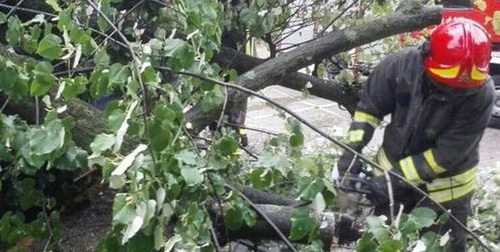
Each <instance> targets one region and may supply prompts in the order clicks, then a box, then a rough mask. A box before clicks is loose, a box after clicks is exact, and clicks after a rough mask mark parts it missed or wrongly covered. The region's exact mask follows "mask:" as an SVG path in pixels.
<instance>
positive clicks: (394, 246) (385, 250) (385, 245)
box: [377, 240, 403, 252]
mask: <svg viewBox="0 0 500 252" xmlns="http://www.w3.org/2000/svg"><path fill="white" fill-rule="evenodd" d="M377 251H380V252H394V251H403V244H401V241H396V240H385V241H383V242H381V243H380V245H379V246H378V250H377Z"/></svg>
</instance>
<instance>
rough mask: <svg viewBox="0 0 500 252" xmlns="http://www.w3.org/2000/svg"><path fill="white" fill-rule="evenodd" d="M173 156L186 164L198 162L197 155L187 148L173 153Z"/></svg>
mask: <svg viewBox="0 0 500 252" xmlns="http://www.w3.org/2000/svg"><path fill="white" fill-rule="evenodd" d="M175 158H176V159H177V160H179V161H181V162H183V163H184V164H187V165H196V164H198V162H199V160H198V155H197V154H196V153H194V152H193V151H189V150H182V151H181V152H180V153H178V154H176V155H175Z"/></svg>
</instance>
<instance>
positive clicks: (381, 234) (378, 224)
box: [366, 216, 390, 242]
mask: <svg viewBox="0 0 500 252" xmlns="http://www.w3.org/2000/svg"><path fill="white" fill-rule="evenodd" d="M385 219H386V218H385V216H378V217H377V216H368V217H367V218H366V223H367V224H368V227H369V229H368V232H370V233H372V234H373V236H374V237H375V239H377V240H378V241H379V242H383V241H385V240H388V239H389V237H390V236H389V230H388V227H387V225H386V224H385Z"/></svg>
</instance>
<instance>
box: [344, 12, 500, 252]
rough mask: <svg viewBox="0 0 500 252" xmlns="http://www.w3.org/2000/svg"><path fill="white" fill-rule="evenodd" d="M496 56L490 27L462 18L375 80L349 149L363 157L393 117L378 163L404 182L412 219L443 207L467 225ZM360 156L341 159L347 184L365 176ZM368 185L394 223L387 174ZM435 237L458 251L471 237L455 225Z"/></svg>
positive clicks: (398, 198) (393, 60)
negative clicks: (416, 211) (414, 213)
mask: <svg viewBox="0 0 500 252" xmlns="http://www.w3.org/2000/svg"><path fill="white" fill-rule="evenodd" d="M490 55H491V42H490V38H489V36H488V34H487V32H486V31H485V30H484V28H483V27H482V26H481V25H480V24H478V23H476V22H474V21H471V20H467V19H458V20H453V21H450V22H446V23H442V24H440V25H438V26H437V27H436V29H435V30H434V31H433V32H432V33H431V35H430V37H429V38H428V40H426V41H425V42H424V43H423V44H422V45H421V46H419V47H410V48H407V49H404V50H402V51H400V52H398V53H396V54H393V55H391V56H389V57H387V58H386V59H384V60H383V61H382V62H381V63H380V64H379V65H378V66H377V67H376V68H375V69H374V71H373V72H372V73H371V74H370V76H369V78H368V81H367V83H366V86H365V88H364V90H363V91H364V93H363V95H362V97H361V100H360V102H359V103H358V105H357V108H356V112H355V114H354V117H353V122H352V123H351V125H350V128H349V131H348V135H347V143H348V145H349V146H350V147H352V148H353V149H355V150H356V151H358V152H361V151H362V149H363V147H364V146H365V145H366V144H367V143H368V142H369V141H370V139H371V138H372V136H373V132H374V129H375V128H376V127H378V126H379V123H380V121H381V120H382V119H383V118H384V116H386V115H391V119H390V123H389V124H388V125H387V127H385V130H384V138H383V142H382V146H381V148H380V149H379V151H378V154H377V157H376V161H377V163H378V164H379V165H380V166H382V167H384V168H385V169H389V170H390V171H392V172H394V173H396V174H399V175H401V176H402V177H403V178H404V181H402V180H400V179H399V178H397V176H394V175H392V176H391V179H390V181H391V187H392V189H393V196H394V202H395V204H394V205H399V204H402V205H403V206H404V211H405V212H409V211H411V210H412V209H413V208H415V207H431V208H432V209H434V210H435V211H436V212H438V214H439V213H442V211H440V209H439V208H437V207H436V205H435V203H434V202H437V203H439V204H441V205H443V206H444V207H445V208H446V209H448V210H449V211H451V214H453V215H454V216H455V217H457V219H458V220H460V222H462V223H463V224H464V225H465V224H466V220H467V216H468V214H469V212H470V207H471V197H472V194H473V192H474V190H475V183H476V182H475V178H476V172H477V168H476V166H477V165H478V159H479V154H478V145H479V141H480V139H481V137H482V135H483V132H484V130H485V128H486V126H487V124H488V120H489V118H490V114H491V110H492V103H493V100H494V85H493V82H492V80H491V79H490V77H489V75H488V70H489V61H490ZM353 156H354V155H353V154H351V153H349V152H347V151H346V152H344V154H343V155H342V156H341V157H340V158H339V160H338V162H337V165H336V168H335V169H334V170H335V172H338V174H340V177H343V176H346V177H347V176H351V178H352V176H358V174H359V172H360V171H361V170H362V168H361V165H362V164H361V162H360V161H359V160H358V159H354V160H353ZM358 177H359V176H358ZM344 178H345V177H344ZM364 180H365V182H366V185H368V187H367V189H368V191H371V193H369V194H368V195H367V198H368V199H369V200H371V201H372V203H373V204H374V206H375V208H374V213H375V214H376V215H381V214H384V215H386V216H389V213H390V211H389V202H390V200H389V195H388V185H387V182H386V179H385V176H384V175H383V172H378V173H377V171H375V172H374V174H373V175H372V176H368V177H366V178H365V179H364ZM342 181H349V180H345V179H344V180H342ZM408 183H411V184H413V185H415V186H418V187H419V188H421V189H422V190H424V191H425V192H427V194H428V195H429V196H430V198H431V199H432V200H429V199H427V198H425V197H424V196H423V195H421V194H420V193H418V192H417V191H415V190H413V189H412V188H411V187H410V186H409V185H408ZM366 185H365V186H366ZM396 213H397V210H396ZM431 230H432V231H435V232H437V233H439V234H444V233H446V232H447V231H448V230H451V233H450V235H451V237H452V238H453V240H452V244H451V248H450V251H465V246H466V245H465V243H466V239H465V238H466V237H465V236H466V232H465V231H464V230H463V229H461V228H460V227H459V226H458V224H457V223H456V222H454V221H453V220H451V219H450V220H449V221H448V222H447V223H445V224H441V225H438V224H436V225H434V226H433V227H431Z"/></svg>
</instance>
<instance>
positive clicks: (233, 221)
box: [224, 208, 244, 230]
mask: <svg viewBox="0 0 500 252" xmlns="http://www.w3.org/2000/svg"><path fill="white" fill-rule="evenodd" d="M224 220H225V221H226V223H227V225H228V227H229V229H231V230H239V229H240V228H241V227H242V226H243V223H244V220H243V212H242V211H240V209H236V208H230V209H228V210H227V212H226V213H225V215H224Z"/></svg>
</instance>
